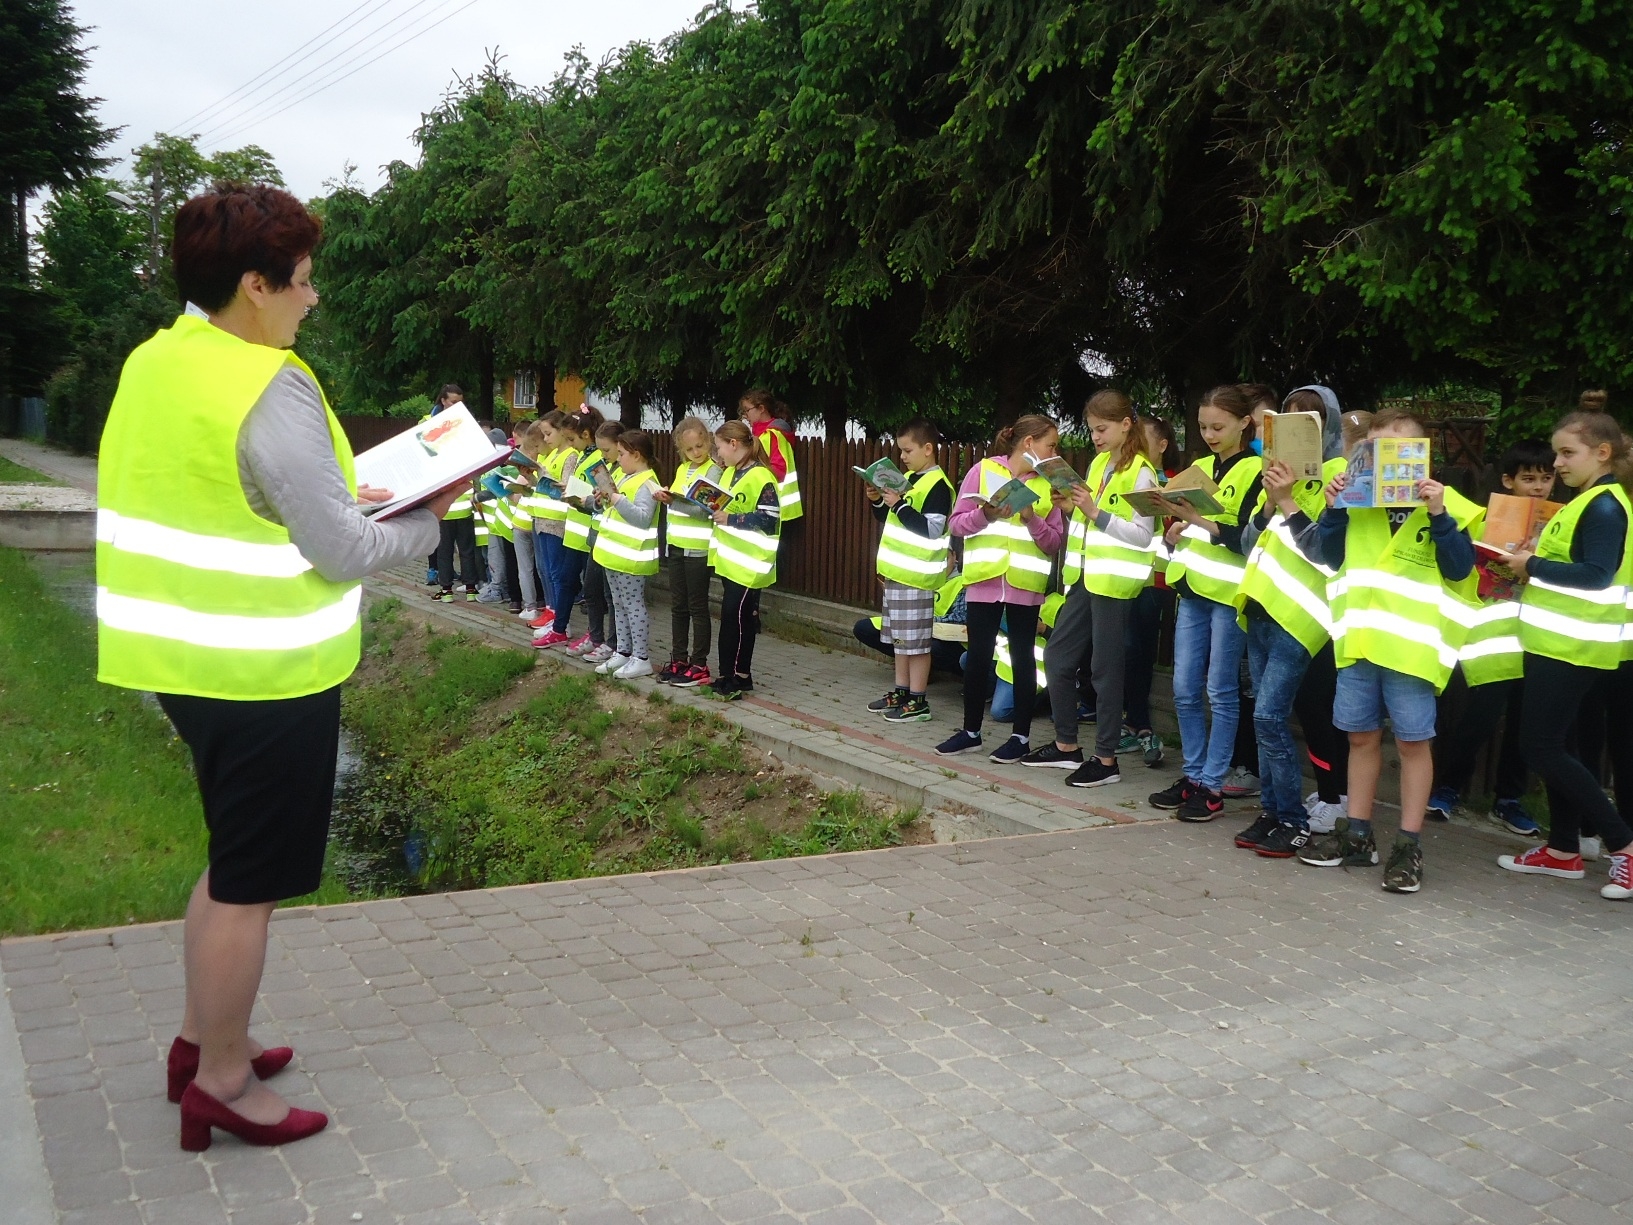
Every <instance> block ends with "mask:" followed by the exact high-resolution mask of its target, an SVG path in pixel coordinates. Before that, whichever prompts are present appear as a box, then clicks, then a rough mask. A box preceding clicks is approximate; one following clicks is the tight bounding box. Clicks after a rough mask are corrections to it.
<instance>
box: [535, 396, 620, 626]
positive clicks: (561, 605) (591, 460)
mask: <svg viewBox="0 0 1633 1225" xmlns="http://www.w3.org/2000/svg"><path fill="white" fill-rule="evenodd" d="M601 425H602V420H601V414H600V412H599V411H597V410H596V409H594V408H592V407H590V406H589V405H588V404H580V405H579V406H578V408H577V410H576V411H574V412H571V413H564V414H563V415H562V420H561V422H560V423H559V424H558V425H557V427H556V429H557V432H558V433H559V434H560V436H561V443H562V445H563V446H564V447H566V448H567V450H568V451H569V452H570V454H568V455H567V457H566V458H565V460H564V462H563V464H562V470H561V472H562V485H563V488H564V490H566V489H567V488H569V487H572V486H574V485H575V484H583V481H582V480H581V479H580V478H579V473H580V472H584V471H588V470H589V469H590V468H591V467H592V466H593V465H595V464H597V463H603V464H604V463H605V460H604V459H603V457H602V455H601V452H600V451H599V450H598V449H597V448H596V445H595V433H596V430H598V429H599V428H600V427H601ZM573 497H575V495H573V494H570V493H564V497H563V500H564V501H566V504H567V516H566V518H565V520H564V521H563V523H562V534H561V536H560V537H556V536H547V537H546V538H545V550H546V552H547V554H550V555H552V558H551V560H552V565H551V570H550V589H551V591H552V593H553V594H554V595H555V598H556V616H555V620H554V621H552V622H551V623H550V625H549V626H548V627H546V628H544V629H538V630H535V631H533V645H534V646H536V647H539V648H547V647H556V646H560V647H565V648H567V649H568V650H572V651H574V653H575V654H577V653H578V651H581V650H583V648H584V647H585V646H587V645H589V642H590V636H589V635H588V634H584V635H583V636H581V637H579V638H571V637H569V636H568V634H567V626H568V624H569V621H570V619H571V617H572V614H573V605H574V604H576V603H578V594H579V591H580V589H581V588H582V587H583V583H584V563H585V562H586V561H587V560H588V559H589V556H590V527H591V523H590V514H589V512H588V511H587V510H585V509H584V506H583V500H582V498H578V499H577V501H578V504H577V505H575V504H574V503H573V502H572V501H567V499H568V498H573ZM575 648H577V649H576V650H575Z"/></svg>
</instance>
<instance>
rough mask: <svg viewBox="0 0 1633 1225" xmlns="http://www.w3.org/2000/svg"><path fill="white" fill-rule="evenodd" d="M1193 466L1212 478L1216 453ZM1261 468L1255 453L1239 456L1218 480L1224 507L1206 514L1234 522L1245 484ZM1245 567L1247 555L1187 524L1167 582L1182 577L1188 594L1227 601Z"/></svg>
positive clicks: (1231, 598) (1232, 597)
mask: <svg viewBox="0 0 1633 1225" xmlns="http://www.w3.org/2000/svg"><path fill="white" fill-rule="evenodd" d="M1193 467H1196V468H1200V469H1202V471H1203V472H1205V473H1206V474H1207V475H1208V476H1209V477H1210V478H1211V477H1212V476H1213V474H1214V472H1215V471H1216V470H1217V469H1218V467H1219V457H1218V456H1216V455H1208V456H1205V457H1203V458H1202V459H1199V460H1197V461H1196V463H1195V464H1194V465H1193ZM1263 468H1264V460H1263V459H1261V458H1260V457H1259V456H1257V455H1249V456H1247V457H1246V458H1245V459H1238V460H1237V461H1236V462H1235V463H1234V464H1233V465H1232V466H1231V469H1230V471H1229V472H1227V473H1225V479H1224V480H1223V481H1220V482H1219V493H1218V494H1217V495H1216V496H1215V498H1214V500H1215V501H1216V502H1218V503H1219V505H1220V506H1222V507H1223V508H1224V510H1223V511H1222V512H1221V513H1220V514H1217V515H1208V516H1205V517H1206V518H1207V519H1208V520H1209V521H1210V522H1213V523H1234V522H1235V521H1236V519H1237V518H1238V517H1239V516H1240V514H1241V511H1242V499H1244V498H1245V497H1247V490H1248V486H1249V485H1251V484H1253V481H1254V478H1255V477H1257V476H1258V475H1259V473H1260V472H1261V471H1262V470H1263ZM1246 569H1247V558H1245V557H1243V556H1242V555H1241V554H1240V553H1237V552H1234V551H1232V550H1231V549H1227V548H1226V547H1225V546H1224V545H1222V544H1219V543H1216V541H1215V538H1214V535H1213V533H1212V532H1210V531H1208V530H1207V529H1206V528H1200V527H1197V526H1196V525H1195V524H1187V525H1186V527H1185V530H1184V531H1183V532H1181V533H1180V537H1179V546H1178V547H1177V548H1176V549H1175V550H1174V555H1173V557H1172V558H1170V559H1169V561H1168V572H1167V578H1168V585H1169V586H1170V587H1172V586H1174V585H1175V584H1176V583H1178V582H1179V580H1180V579H1184V580H1185V583H1186V586H1188V587H1189V588H1190V589H1191V594H1193V595H1199V596H1201V597H1203V598H1204V599H1208V600H1213V601H1215V602H1216V603H1219V604H1230V603H1232V602H1234V600H1235V599H1236V589H1237V588H1238V587H1239V586H1241V583H1242V573H1243V571H1245V570H1246Z"/></svg>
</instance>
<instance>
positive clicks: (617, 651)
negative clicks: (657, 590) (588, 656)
mask: <svg viewBox="0 0 1633 1225" xmlns="http://www.w3.org/2000/svg"><path fill="white" fill-rule="evenodd" d="M614 446H615V454H616V456H617V465H616V467H617V470H618V472H619V473H620V474H621V475H620V476H619V477H618V480H617V482H616V486H615V489H614V492H613V493H612V494H611V495H610V496H609V497H608V498H607V506H606V510H605V512H604V513H603V514H602V516H601V523H600V527H599V530H598V531H597V533H596V539H595V547H594V550H593V553H592V556H593V559H594V561H595V562H596V564H597V565H599V566H600V567H601V571H602V573H603V574H604V575H605V577H606V583H607V591H608V594H609V595H610V596H611V597H612V605H613V609H614V621H613V624H614V629H615V632H616V633H617V635H618V637H617V641H616V642H615V643H614V644H613V650H612V653H611V654H610V655H608V656H607V658H606V659H605V660H603V661H602V662H601V663H600V664H599V665H598V666H597V667H596V671H597V672H599V673H601V674H602V675H603V676H611V677H615V678H616V679H618V680H621V681H628V680H634V679H635V678H637V677H641V676H651V675H652V661H651V651H650V636H649V633H648V621H647V615H646V576H647V575H649V574H656V573H657V572H658V497H657V494H658V478H657V474H656V473H655V472H653V471H652V438H651V436H650V435H648V434H647V432H646V431H645V430H624V431H623V432H622V433H620V434H619V435H618V441H617V443H616V444H614Z"/></svg>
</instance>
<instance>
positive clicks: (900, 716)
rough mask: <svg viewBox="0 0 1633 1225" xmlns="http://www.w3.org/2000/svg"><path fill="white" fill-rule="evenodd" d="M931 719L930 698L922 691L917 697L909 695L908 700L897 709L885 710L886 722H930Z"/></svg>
mask: <svg viewBox="0 0 1633 1225" xmlns="http://www.w3.org/2000/svg"><path fill="white" fill-rule="evenodd" d="M929 721H930V699H929V698H927V697H925V696H924V695H923V694H922V693H921V694H919V695H918V696H917V697H914V696H913V695H912V694H908V695H907V700H906V701H905V702H903V703H902V704H901V705H900V706H898V707H896V709H895V710H887V711H885V722H886V723H928V722H929Z"/></svg>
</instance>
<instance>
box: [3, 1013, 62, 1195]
mask: <svg viewBox="0 0 1633 1225" xmlns="http://www.w3.org/2000/svg"><path fill="white" fill-rule="evenodd" d="M0 1136H5V1137H7V1139H6V1142H5V1143H4V1144H0V1187H3V1188H4V1189H5V1218H6V1220H7V1222H8V1223H9V1225H55V1222H56V1220H57V1211H56V1208H55V1207H54V1206H53V1204H52V1197H51V1178H50V1176H49V1175H48V1174H47V1173H46V1169H45V1150H44V1149H43V1148H41V1146H40V1129H39V1125H38V1124H37V1122H36V1121H35V1118H34V1099H33V1097H32V1096H31V1095H30V1094H29V1092H28V1078H27V1075H26V1073H25V1071H24V1064H23V1046H22V1043H21V1041H20V1040H19V1039H18V1037H17V1023H16V1021H15V1019H14V1018H13V1017H12V1015H11V992H10V990H9V988H8V989H0Z"/></svg>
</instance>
